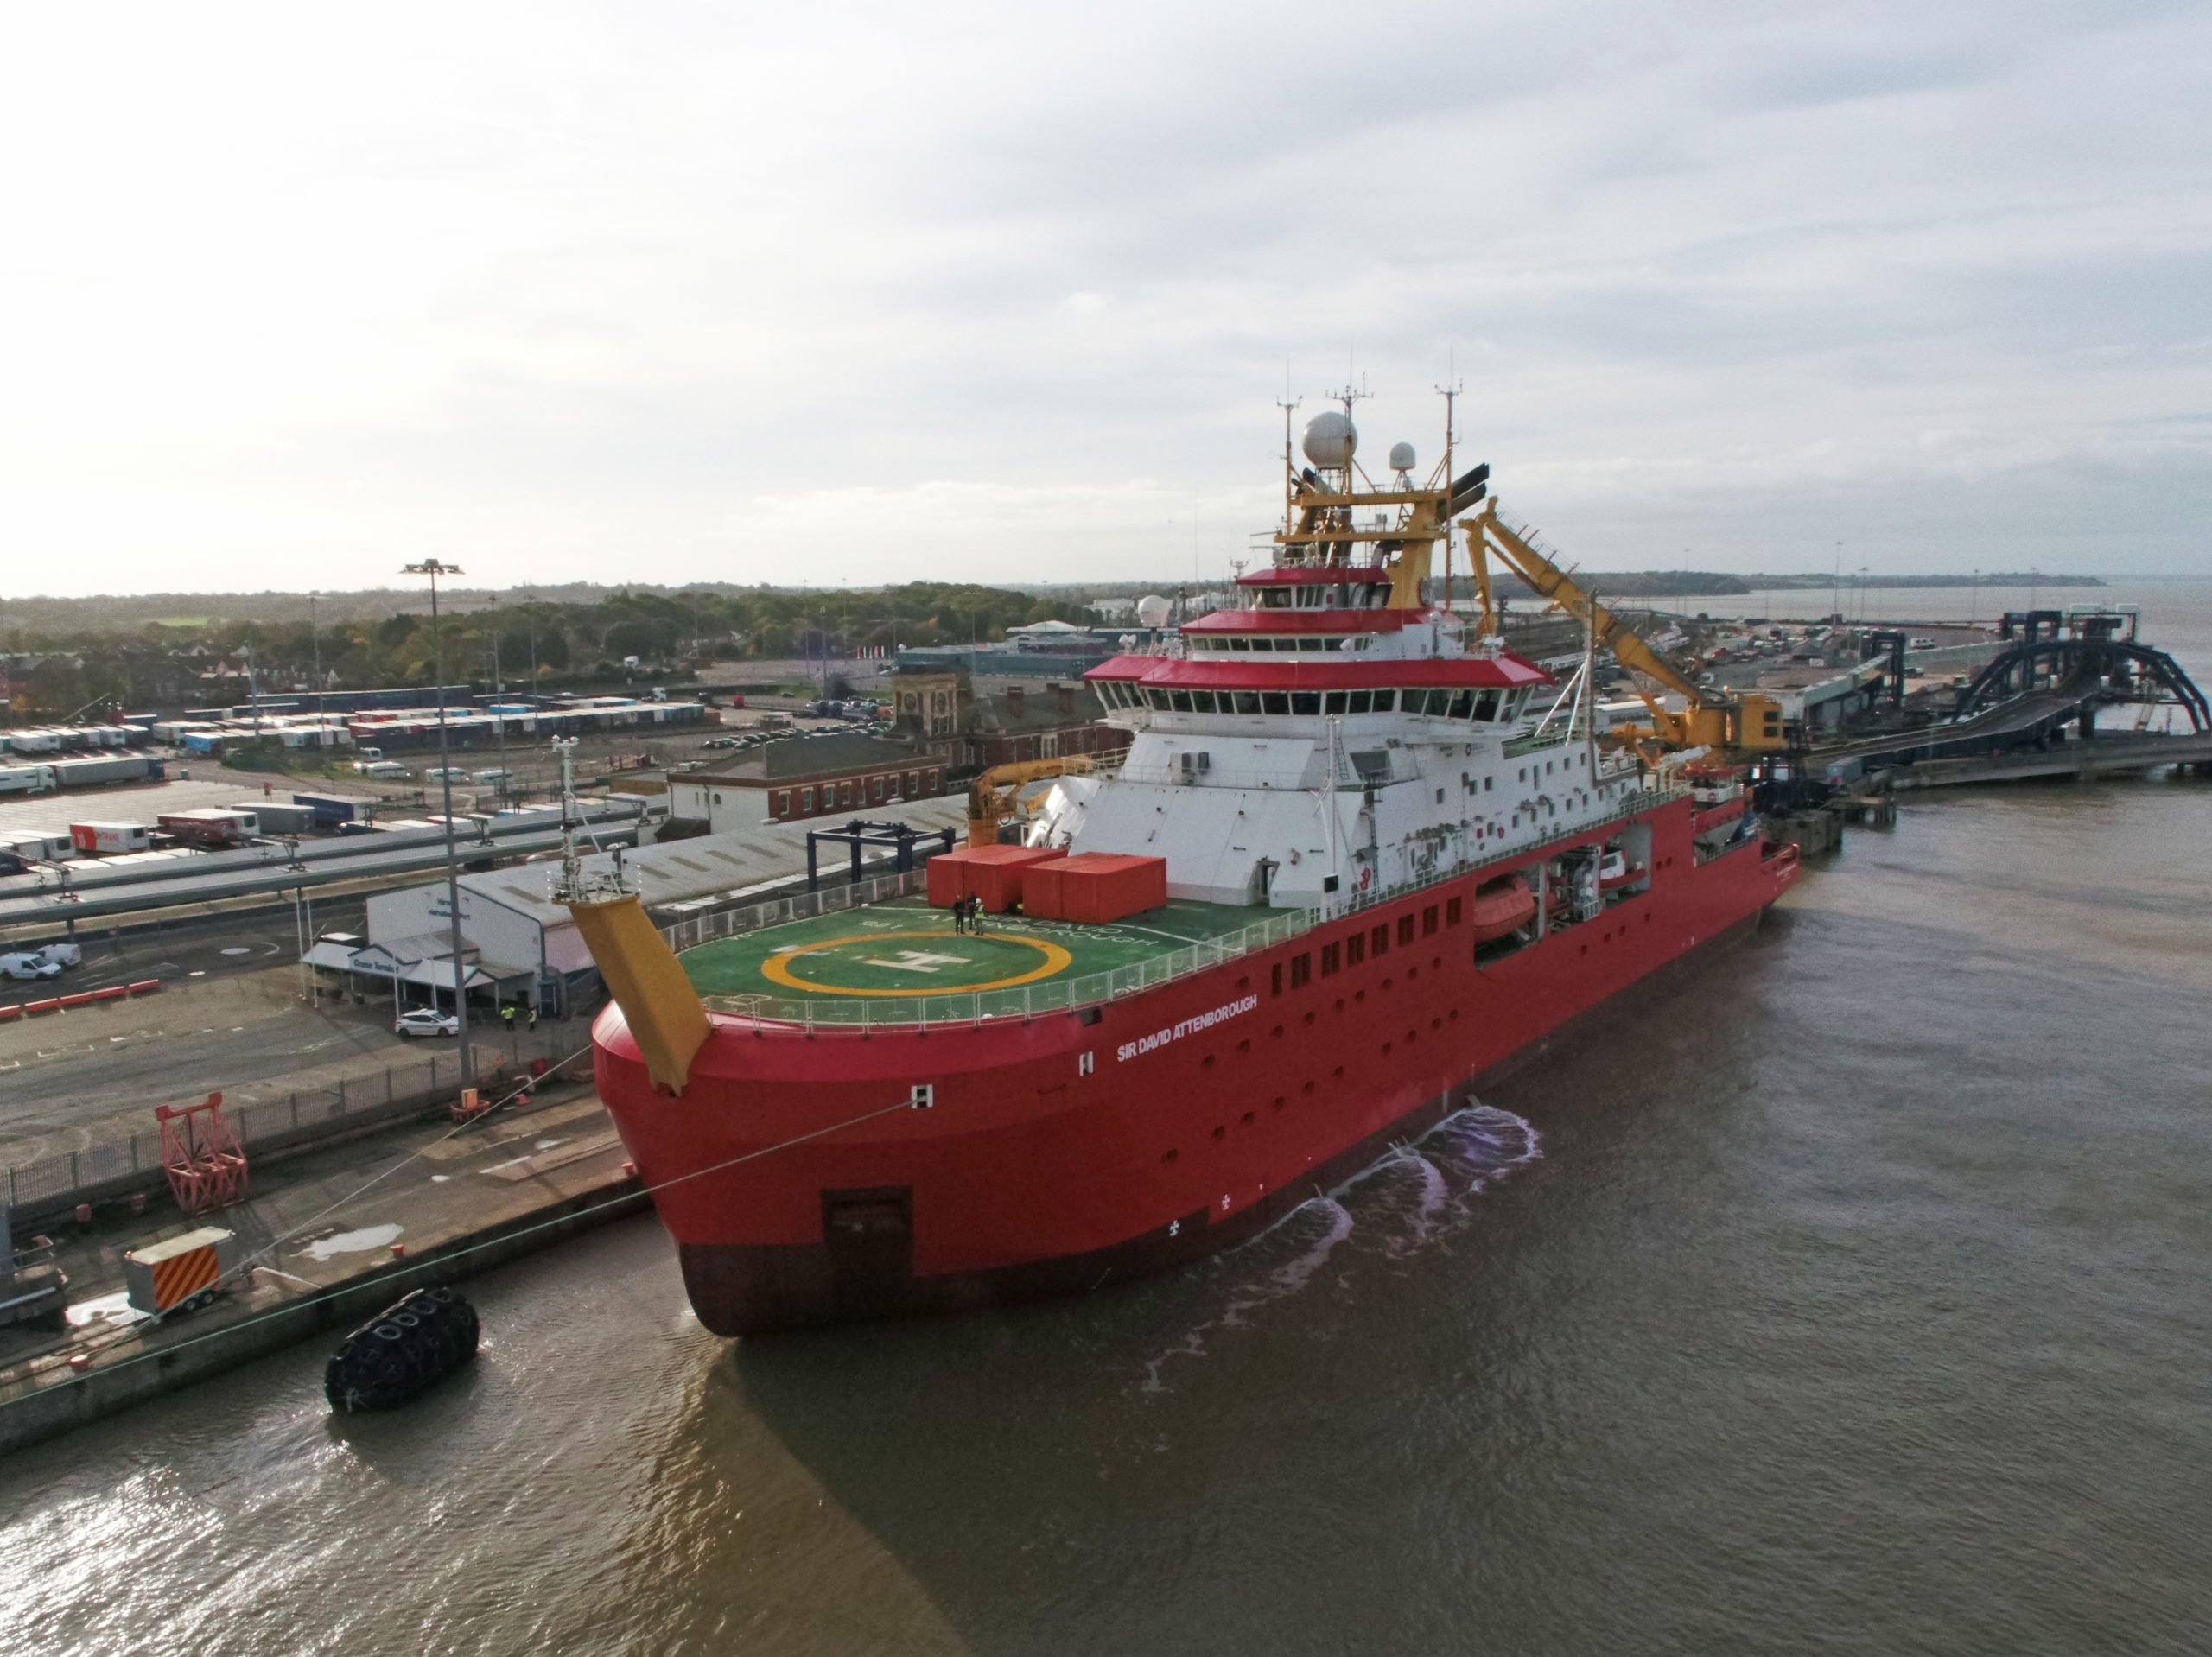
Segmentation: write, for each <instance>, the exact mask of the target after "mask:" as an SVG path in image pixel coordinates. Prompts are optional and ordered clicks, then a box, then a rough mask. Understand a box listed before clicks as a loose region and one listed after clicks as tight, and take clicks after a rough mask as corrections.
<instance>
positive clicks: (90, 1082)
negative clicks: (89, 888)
mask: <svg viewBox="0 0 2212 1657" xmlns="http://www.w3.org/2000/svg"><path fill="white" fill-rule="evenodd" d="M352 918H353V919H356V920H358V918H359V911H358V907H357V908H356V911H354V914H353V917H352ZM317 919H318V921H320V920H321V915H320V914H318V916H317ZM83 942H84V944H85V964H84V965H83V966H82V967H80V968H77V969H76V970H75V971H74V972H72V973H69V974H67V975H66V976H65V978H64V980H63V982H65V983H67V985H69V986H70V987H72V988H85V989H93V988H98V987H101V986H102V985H104V984H111V983H124V982H129V981H132V980H135V979H138V978H146V977H159V978H160V979H162V982H163V986H164V987H163V988H162V991H161V993H160V994H155V995H149V996H142V997H137V998H135V999H133V1000H127V1001H117V1002H109V1003H104V1004H101V1005H99V1006H92V1007H85V1008H80V1009H77V1010H74V1011H71V1012H67V1013H54V1014H49V1015H47V1016H46V1017H43V1018H41V1019H35V1020H16V1021H15V1022H13V1023H10V1024H7V1025H0V1164H7V1165H20V1164H22V1163H27V1162H33V1161H36V1160H38V1159H41V1158H42V1157H48V1156H54V1155H57V1154H60V1153H64V1152H69V1151H72V1150H82V1149H84V1148H85V1147H86V1146H90V1145H93V1144H97V1143H102V1142H106V1141H111V1140H120V1139H123V1138H125V1137H127V1136H128V1135H130V1133H149V1132H151V1131H152V1130H153V1128H154V1120H153V1108H154V1107H155V1106H156V1105H157V1104H187V1103H193V1102H196V1101H198V1100H200V1099H202V1098H205V1097H206V1096H207V1094H209V1093H210V1092H214V1091H220V1092H221V1093H223V1095H225V1097H226V1101H229V1102H231V1103H233V1104H239V1103H248V1102H252V1101H257V1100H262V1099H269V1098H274V1097H281V1096H283V1095H284V1094H286V1093H287V1092H289V1090H291V1089H300V1090H302V1092H305V1091H308V1090H309V1089H323V1088H328V1087H330V1086H333V1085H334V1083H335V1082H336V1079H337V1077H338V1076H340V1075H345V1076H347V1077H349V1079H354V1080H363V1079H368V1078H374V1080H375V1081H376V1082H379V1083H380V1082H381V1081H382V1077H383V1072H384V1070H385V1067H386V1066H391V1067H393V1068H394V1069H396V1070H401V1071H402V1073H403V1074H412V1073H413V1070H414V1067H417V1066H420V1065H421V1064H423V1063H424V1061H426V1060H428V1059H429V1057H432V1056H433V1055H435V1056H436V1057H439V1058H440V1059H441V1060H442V1061H446V1062H450V1061H451V1060H452V1059H453V1058H454V1057H456V1047H455V1044H454V1042H453V1041H452V1040H451V1039H449V1038H448V1039H443V1040H435V1039H434V1040H422V1041H411V1040H408V1039H406V1038H402V1037H399V1036H397V1035H395V1034H393V1032H392V1028H391V1006H390V1005H389V1004H388V1003H377V1002H371V1003H369V1004H368V1005H366V1006H350V1005H346V1004H343V1003H340V1002H335V1001H333V1000H330V999H329V998H328V997H325V998H324V999H323V1000H322V1001H321V1005H320V1006H309V1005H308V1003H306V1002H304V1001H302V1000H301V999H300V991H301V979H300V972H299V968H298V967H297V965H296V962H295V955H294V951H293V946H292V942H291V938H290V936H289V929H287V931H286V934H285V936H283V937H282V938H272V937H271V936H270V934H269V930H268V929H267V928H265V927H247V926H237V925H233V926H217V927H212V928H206V929H201V930H195V931H193V932H190V933H175V934H156V935H145V934H141V935H137V936H124V937H121V938H117V939H114V940H105V939H94V938H91V937H87V938H86V939H84V940H83ZM203 963H204V964H203ZM564 1034H565V1036H566V1038H568V1039H569V1041H570V1042H571V1043H572V1044H573V1045H575V1046H577V1047H581V1046H582V1045H583V1044H585V1042H586V1041H587V1040H588V1024H587V1023H586V1021H584V1020H582V1019H578V1020H573V1021H571V1022H570V1023H569V1024H566V1025H562V1024H556V1023H553V1022H551V1021H545V1022H542V1023H541V1025H540V1026H539V1035H540V1037H541V1038H557V1037H560V1036H563V1035H564ZM477 1044H478V1046H479V1047H480V1049H486V1048H491V1047H494V1046H497V1045H499V1038H498V1037H497V1035H496V1034H495V1033H494V1032H493V1031H490V1030H485V1031H482V1032H477Z"/></svg>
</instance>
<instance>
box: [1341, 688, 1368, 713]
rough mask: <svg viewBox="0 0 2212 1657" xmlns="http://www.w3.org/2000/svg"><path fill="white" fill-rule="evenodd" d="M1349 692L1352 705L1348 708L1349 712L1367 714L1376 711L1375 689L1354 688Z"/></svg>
mask: <svg viewBox="0 0 2212 1657" xmlns="http://www.w3.org/2000/svg"><path fill="white" fill-rule="evenodd" d="M1347 694H1348V695H1350V696H1351V706H1350V708H1347V709H1346V711H1347V712H1349V713H1354V714H1367V713H1372V712H1373V711H1374V708H1375V693H1374V692H1373V691H1371V690H1354V691H1351V692H1349V693H1347Z"/></svg>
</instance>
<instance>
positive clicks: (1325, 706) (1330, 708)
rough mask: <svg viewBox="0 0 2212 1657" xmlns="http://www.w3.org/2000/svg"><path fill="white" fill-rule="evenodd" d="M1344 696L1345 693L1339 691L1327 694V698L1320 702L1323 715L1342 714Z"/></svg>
mask: <svg viewBox="0 0 2212 1657" xmlns="http://www.w3.org/2000/svg"><path fill="white" fill-rule="evenodd" d="M1345 695H1346V693H1345V692H1344V691H1341V690H1332V691H1331V692H1330V693H1329V694H1328V695H1327V697H1326V698H1325V700H1324V701H1323V702H1322V704H1321V711H1322V712H1323V713H1325V714H1341V713H1343V712H1344V696H1345Z"/></svg>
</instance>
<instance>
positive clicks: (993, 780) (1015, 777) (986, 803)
mask: <svg viewBox="0 0 2212 1657" xmlns="http://www.w3.org/2000/svg"><path fill="white" fill-rule="evenodd" d="M1089 770H1090V758H1089V756H1087V755H1084V754H1079V753H1071V754H1068V755H1065V757H1063V758H1061V759H1023V760H1019V761H1016V762H1015V763H1014V764H1013V765H993V766H992V767H991V768H990V769H989V770H988V771H985V772H984V773H983V774H982V776H980V777H978V778H976V780H975V781H974V782H972V783H970V784H969V785H968V843H969V845H970V846H995V845H997V844H998V842H999V825H1000V824H1001V823H1002V822H1005V821H1006V820H1007V818H1008V817H1010V816H1013V815H1014V811H1015V810H1016V809H1017V802H1016V797H1017V796H1018V795H1020V792H1021V790H1022V789H1023V788H1024V787H1026V786H1027V784H1031V783H1036V782H1042V781H1043V780H1044V779H1045V778H1047V777H1079V776H1082V775H1083V774H1084V772H1086V771H1089ZM1030 809H1032V810H1033V809H1035V807H1034V806H1033V805H1032V806H1031V807H1030Z"/></svg>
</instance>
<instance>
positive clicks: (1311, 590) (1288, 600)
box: [1259, 581, 1390, 610]
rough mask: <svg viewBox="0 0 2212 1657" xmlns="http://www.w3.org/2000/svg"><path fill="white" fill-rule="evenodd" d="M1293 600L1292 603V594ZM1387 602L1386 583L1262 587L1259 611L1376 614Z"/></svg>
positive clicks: (1388, 586) (1387, 587)
mask: <svg viewBox="0 0 2212 1657" xmlns="http://www.w3.org/2000/svg"><path fill="white" fill-rule="evenodd" d="M1293 594H1296V595H1297V596H1296V597H1295V598H1293V596H1292V595H1293ZM1389 601H1390V584H1389V581H1362V582H1357V583H1353V584H1351V585H1340V584H1338V583H1336V582H1333V581H1332V582H1331V583H1329V584H1328V585H1327V586H1325V587H1262V588H1261V589H1260V594H1259V604H1260V608H1262V610H1340V609H1341V610H1380V609H1382V608H1383V606H1386V605H1387V604H1389Z"/></svg>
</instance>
